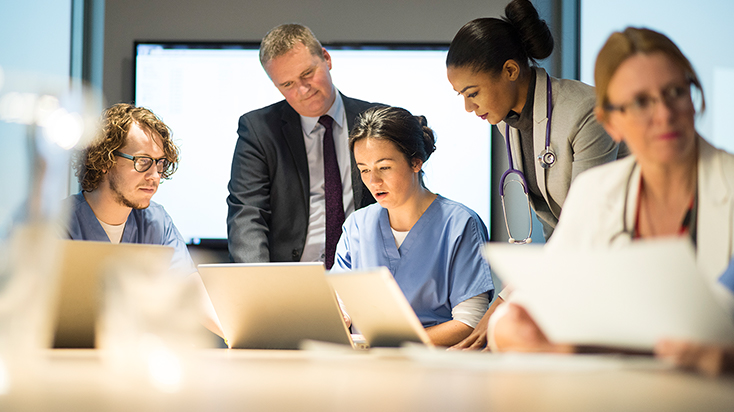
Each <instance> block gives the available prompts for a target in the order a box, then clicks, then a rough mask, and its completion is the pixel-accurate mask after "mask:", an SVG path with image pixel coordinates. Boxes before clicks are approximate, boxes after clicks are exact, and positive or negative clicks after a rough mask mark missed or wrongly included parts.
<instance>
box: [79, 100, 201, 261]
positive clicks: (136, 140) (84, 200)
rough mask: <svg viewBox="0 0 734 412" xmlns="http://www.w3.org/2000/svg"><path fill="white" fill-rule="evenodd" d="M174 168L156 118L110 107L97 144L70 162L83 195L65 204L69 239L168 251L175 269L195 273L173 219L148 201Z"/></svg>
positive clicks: (165, 132)
mask: <svg viewBox="0 0 734 412" xmlns="http://www.w3.org/2000/svg"><path fill="white" fill-rule="evenodd" d="M177 166H178V148H177V147H176V145H174V144H173V141H172V140H171V132H170V129H169V128H168V126H166V125H165V124H164V123H163V122H162V121H161V120H160V119H159V118H158V117H157V116H156V115H155V114H153V113H152V112H151V111H150V110H148V109H145V108H142V107H135V106H133V105H130V104H125V103H120V104H116V105H114V106H112V107H110V108H109V109H107V110H106V111H105V112H104V114H103V115H102V125H101V128H100V131H99V132H98V134H97V136H96V138H95V140H94V141H93V142H92V143H91V144H90V145H89V146H88V147H86V148H85V149H84V150H82V151H80V152H78V153H77V154H76V156H75V158H74V167H75V169H76V176H77V178H78V179H79V183H80V184H81V186H82V191H81V192H80V193H78V194H76V195H73V196H70V197H69V198H68V199H66V201H65V202H66V204H65V206H66V207H68V208H69V210H70V211H71V216H70V219H69V222H68V225H67V228H66V229H67V233H66V234H67V236H68V238H70V239H74V240H96V241H103V242H108V241H109V242H112V243H121V242H122V243H146V244H155V245H167V246H172V247H173V248H174V249H175V250H176V252H175V255H174V260H173V267H174V269H176V270H178V271H181V272H182V273H192V272H196V268H195V267H194V263H193V261H192V260H191V257H190V256H189V252H188V250H187V249H186V243H185V242H184V240H183V238H182V237H181V234H180V233H179V232H178V230H177V229H176V226H174V224H173V221H172V220H171V217H170V216H169V215H168V213H166V211H165V210H164V209H163V207H162V206H161V205H159V204H157V203H155V202H152V201H151V198H152V197H153V195H154V194H155V192H156V191H157V190H158V185H159V184H160V183H161V181H162V180H163V179H168V178H170V177H171V175H172V174H173V173H174V172H175V171H176V168H177Z"/></svg>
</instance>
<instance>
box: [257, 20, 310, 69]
mask: <svg viewBox="0 0 734 412" xmlns="http://www.w3.org/2000/svg"><path fill="white" fill-rule="evenodd" d="M298 44H303V45H304V46H306V48H307V49H308V51H309V52H311V54H312V55H314V56H317V57H319V58H321V60H323V59H324V53H323V46H321V43H320V42H319V41H318V40H317V39H316V36H315V35H314V34H313V32H312V31H311V29H309V28H308V27H306V26H304V25H302V24H296V23H289V24H281V25H280V26H278V27H275V28H273V29H271V30H270V31H269V32H268V34H266V35H265V37H264V38H263V39H262V41H261V42H260V64H261V65H262V66H263V67H265V65H266V64H267V63H268V62H270V61H271V60H273V59H274V58H276V57H279V56H282V55H284V54H286V53H288V52H289V51H291V50H293V48H294V47H296V46H297V45H298Z"/></svg>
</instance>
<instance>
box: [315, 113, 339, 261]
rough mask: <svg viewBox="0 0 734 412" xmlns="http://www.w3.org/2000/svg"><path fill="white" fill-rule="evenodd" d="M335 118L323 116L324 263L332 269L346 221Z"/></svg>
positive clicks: (321, 120)
mask: <svg viewBox="0 0 734 412" xmlns="http://www.w3.org/2000/svg"><path fill="white" fill-rule="evenodd" d="M333 122H334V119H332V118H331V116H327V115H324V116H321V117H320V118H319V123H321V124H322V125H323V126H324V127H325V128H326V131H325V132H324V194H325V197H326V256H325V259H324V265H325V266H326V269H331V267H332V266H333V265H334V254H335V253H336V243H337V242H338V241H339V237H340V236H341V234H342V224H343V223H344V202H343V201H342V179H341V173H340V172H339V163H338V162H337V160H336V149H335V147H334V133H333V129H332V127H331V125H332V123H333Z"/></svg>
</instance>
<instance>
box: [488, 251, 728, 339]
mask: <svg viewBox="0 0 734 412" xmlns="http://www.w3.org/2000/svg"><path fill="white" fill-rule="evenodd" d="M484 255H485V257H486V258H487V260H488V261H489V264H490V267H491V268H492V270H493V271H495V272H496V274H497V275H498V276H499V277H500V278H501V279H502V281H503V282H505V283H506V284H508V285H509V286H510V287H511V288H512V290H513V291H512V294H511V299H512V300H513V301H516V302H518V303H520V304H522V305H523V306H524V307H525V308H526V309H527V310H528V312H529V313H530V315H531V316H532V317H533V319H534V320H535V321H536V322H537V324H538V326H539V327H540V328H541V329H542V330H543V332H544V333H545V334H546V335H547V336H548V338H549V339H550V340H551V341H553V342H558V343H571V344H576V345H588V346H604V347H617V348H626V349H631V350H639V351H650V350H652V348H653V346H654V345H655V343H656V342H657V341H658V340H659V339H661V338H676V339H686V340H692V341H697V342H710V343H714V342H716V343H724V344H732V343H734V314H732V313H728V311H727V310H726V309H724V305H723V304H721V302H719V301H717V299H716V298H715V296H714V292H713V290H712V286H711V285H710V284H709V282H708V281H707V280H706V279H704V277H703V276H702V275H701V274H699V273H697V270H696V262H695V255H694V252H693V248H692V245H691V244H690V242H689V241H688V240H685V239H681V240H657V241H644V242H643V241H640V242H634V243H632V244H631V245H630V246H627V247H624V248H615V249H606V250H558V248H554V249H546V248H543V247H540V246H531V245H529V246H517V245H507V244H498V243H490V244H488V245H487V246H486V247H485V250H484Z"/></svg>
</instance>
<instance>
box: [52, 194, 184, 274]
mask: <svg viewBox="0 0 734 412" xmlns="http://www.w3.org/2000/svg"><path fill="white" fill-rule="evenodd" d="M64 207H65V208H66V210H68V211H69V220H68V222H67V226H66V231H65V232H66V233H64V235H65V237H67V238H69V239H73V240H91V241H98V242H109V241H110V239H109V237H107V232H105V231H104V229H103V228H102V225H101V224H100V223H99V220H97V216H95V215H94V212H93V211H92V208H91V207H90V206H89V203H87V200H86V199H85V198H84V196H83V195H82V193H81V192H80V193H77V194H75V195H72V196H69V197H68V198H66V199H65V200H64ZM120 242H122V243H142V244H148V245H164V246H172V247H173V248H174V249H175V251H174V254H173V258H172V260H171V269H172V270H173V271H174V272H175V273H181V274H186V275H187V274H190V273H193V272H196V267H195V266H194V262H193V261H192V260H191V256H190V255H189V250H188V249H187V248H186V242H184V240H183V237H182V236H181V233H179V231H178V229H176V226H175V225H174V224H173V220H172V219H171V216H169V215H168V213H166V211H165V209H163V206H161V205H159V204H158V203H155V202H150V206H148V207H147V208H145V209H133V210H132V211H131V212H130V215H129V216H128V217H127V222H125V230H124V231H123V233H122V239H121V240H120Z"/></svg>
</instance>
